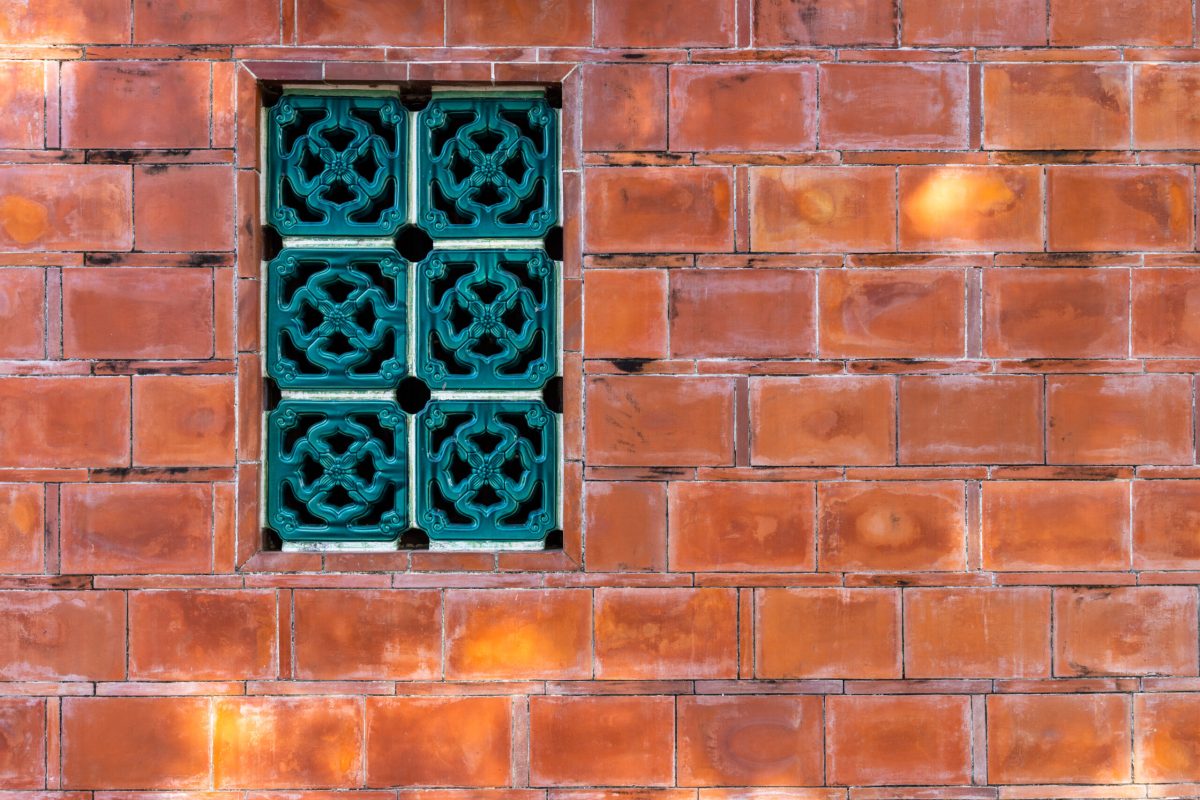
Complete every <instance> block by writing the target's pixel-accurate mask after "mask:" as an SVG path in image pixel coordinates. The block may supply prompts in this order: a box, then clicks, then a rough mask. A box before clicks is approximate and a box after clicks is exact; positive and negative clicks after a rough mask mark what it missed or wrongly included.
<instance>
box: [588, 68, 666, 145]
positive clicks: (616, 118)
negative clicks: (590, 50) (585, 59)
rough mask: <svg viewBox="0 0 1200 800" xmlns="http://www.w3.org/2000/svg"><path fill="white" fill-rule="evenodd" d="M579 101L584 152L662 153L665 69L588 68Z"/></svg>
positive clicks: (664, 119)
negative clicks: (636, 151) (643, 151)
mask: <svg viewBox="0 0 1200 800" xmlns="http://www.w3.org/2000/svg"><path fill="white" fill-rule="evenodd" d="M582 101H583V149H584V150H665V149H666V147H667V68H666V67H664V66H659V65H655V64H588V65H586V66H584V68H583V97H582Z"/></svg>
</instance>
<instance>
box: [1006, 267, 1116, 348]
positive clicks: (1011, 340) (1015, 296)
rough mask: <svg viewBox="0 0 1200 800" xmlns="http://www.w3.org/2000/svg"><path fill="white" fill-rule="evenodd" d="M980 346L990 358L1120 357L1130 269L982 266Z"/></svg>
mask: <svg viewBox="0 0 1200 800" xmlns="http://www.w3.org/2000/svg"><path fill="white" fill-rule="evenodd" d="M983 348H984V353H985V354H986V355H989V356H991V357H992V358H1105V357H1110V358H1123V357H1125V356H1126V355H1128V354H1129V273H1128V272H1126V271H1125V270H1118V269H1070V268H1068V269H988V270H984V273H983Z"/></svg>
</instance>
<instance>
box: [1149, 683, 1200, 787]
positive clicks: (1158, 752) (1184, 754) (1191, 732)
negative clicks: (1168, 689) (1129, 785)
mask: <svg viewBox="0 0 1200 800" xmlns="http://www.w3.org/2000/svg"><path fill="white" fill-rule="evenodd" d="M1198 719H1200V694H1180V693H1174V692H1172V693H1168V694H1138V695H1134V697H1133V720H1134V722H1133V728H1134V731H1135V738H1134V744H1133V753H1134V755H1133V772H1134V780H1135V781H1138V782H1146V783H1168V782H1173V781H1181V782H1182V781H1192V782H1194V781H1197V780H1200V726H1197V724H1196V720H1198Z"/></svg>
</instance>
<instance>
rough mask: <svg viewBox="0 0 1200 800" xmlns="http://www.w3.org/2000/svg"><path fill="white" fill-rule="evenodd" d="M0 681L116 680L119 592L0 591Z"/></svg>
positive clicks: (121, 651)
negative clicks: (1, 647)
mask: <svg viewBox="0 0 1200 800" xmlns="http://www.w3.org/2000/svg"><path fill="white" fill-rule="evenodd" d="M0 640H2V641H4V642H5V643H6V644H5V648H4V649H3V650H0V680H6V681H39V680H47V681H57V680H81V681H87V680H92V681H103V680H109V681H111V680H121V679H123V678H124V677H125V596H124V595H123V594H122V593H121V592H93V591H87V592H69V591H45V592H41V591H16V592H0Z"/></svg>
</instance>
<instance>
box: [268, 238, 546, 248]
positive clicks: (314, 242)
mask: <svg viewBox="0 0 1200 800" xmlns="http://www.w3.org/2000/svg"><path fill="white" fill-rule="evenodd" d="M282 240H283V246H284V247H285V248H288V247H294V248H300V247H308V248H326V249H328V248H336V247H342V248H346V247H348V248H361V249H367V248H375V249H379V248H386V249H394V248H395V243H396V240H395V238H394V237H390V236H347V237H328V238H326V237H319V236H284V237H282ZM472 248H478V249H487V250H498V249H501V248H508V249H527V250H540V249H541V248H542V240H541V239H437V240H434V242H433V251H437V250H470V249H472Z"/></svg>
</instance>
